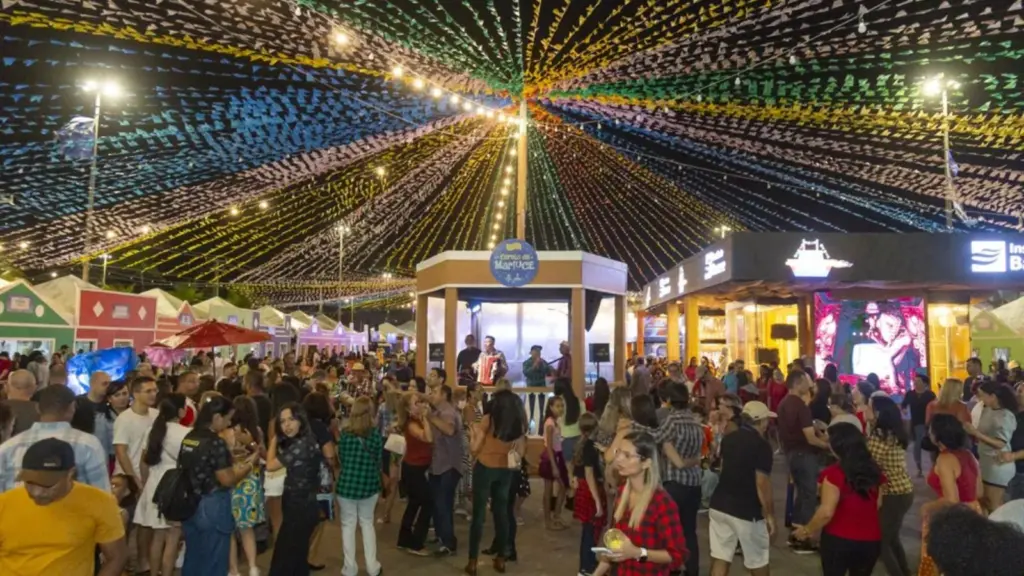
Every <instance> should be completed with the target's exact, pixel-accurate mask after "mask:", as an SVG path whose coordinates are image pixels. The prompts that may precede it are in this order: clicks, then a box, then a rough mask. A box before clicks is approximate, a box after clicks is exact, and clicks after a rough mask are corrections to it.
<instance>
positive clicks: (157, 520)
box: [135, 394, 189, 576]
mask: <svg viewBox="0 0 1024 576" xmlns="http://www.w3.org/2000/svg"><path fill="white" fill-rule="evenodd" d="M159 410H160V415H159V416H157V418H156V420H154V421H153V427H152V428H150V430H149V437H148V438H147V439H146V449H145V451H144V452H143V453H142V482H143V488H142V496H141V497H140V498H139V504H138V506H137V507H136V508H135V523H136V524H138V525H139V526H145V527H146V528H151V529H152V530H153V543H152V544H151V545H150V547H149V565H150V568H151V573H152V575H153V576H161V575H162V576H172V575H173V574H174V561H175V560H176V559H177V558H178V542H179V541H180V540H181V526H180V525H178V524H177V523H174V524H173V525H172V524H169V523H168V522H166V521H165V520H164V519H163V518H162V517H161V516H160V511H159V510H157V507H156V504H154V503H153V495H154V494H155V493H156V487H157V486H159V485H160V479H161V478H163V476H164V472H167V471H168V470H171V469H173V468H175V467H177V466H178V452H179V451H180V450H181V441H182V440H183V439H184V438H185V435H186V434H188V432H189V428H187V427H185V426H182V425H181V424H179V423H178V422H179V421H180V420H181V419H182V418H183V417H184V416H185V396H184V395H182V394H168V395H167V396H166V397H165V398H164V399H163V400H162V401H161V402H160V407H159Z"/></svg>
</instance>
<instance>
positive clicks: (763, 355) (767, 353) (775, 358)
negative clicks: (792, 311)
mask: <svg viewBox="0 0 1024 576" xmlns="http://www.w3.org/2000/svg"><path fill="white" fill-rule="evenodd" d="M777 326H784V324H777ZM772 362H775V363H776V364H778V363H779V349H778V348H758V349H757V363H758V364H771V363H772Z"/></svg>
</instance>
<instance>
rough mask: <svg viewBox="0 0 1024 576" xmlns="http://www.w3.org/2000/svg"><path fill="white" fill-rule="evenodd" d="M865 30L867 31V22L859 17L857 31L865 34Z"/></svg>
mask: <svg viewBox="0 0 1024 576" xmlns="http://www.w3.org/2000/svg"><path fill="white" fill-rule="evenodd" d="M867 31H868V24H867V22H865V21H864V19H863V18H861V19H860V21H859V22H858V23H857V32H860V33H861V34H866V33H867Z"/></svg>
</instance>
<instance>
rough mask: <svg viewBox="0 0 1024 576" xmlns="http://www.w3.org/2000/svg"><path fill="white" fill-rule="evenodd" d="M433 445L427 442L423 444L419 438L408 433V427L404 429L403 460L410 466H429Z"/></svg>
mask: <svg viewBox="0 0 1024 576" xmlns="http://www.w3.org/2000/svg"><path fill="white" fill-rule="evenodd" d="M433 450H434V445H433V444H430V443H429V442H424V441H423V440H420V439H419V438H417V437H415V436H413V435H412V434H411V433H410V432H409V427H408V426H406V428H405V457H404V458H403V460H404V461H405V463H406V464H408V465H410V466H429V465H430V460H431V456H433Z"/></svg>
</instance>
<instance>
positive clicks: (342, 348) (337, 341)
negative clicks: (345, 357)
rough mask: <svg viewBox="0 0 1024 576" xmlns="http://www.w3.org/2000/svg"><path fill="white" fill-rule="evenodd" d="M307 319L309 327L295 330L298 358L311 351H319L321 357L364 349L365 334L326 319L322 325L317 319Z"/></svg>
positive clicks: (365, 344) (365, 345)
mask: <svg viewBox="0 0 1024 576" xmlns="http://www.w3.org/2000/svg"><path fill="white" fill-rule="evenodd" d="M307 318H309V321H310V324H309V327H308V328H303V329H299V330H296V339H295V343H296V347H297V348H298V350H299V356H300V357H304V356H305V355H306V354H307V353H309V352H310V351H311V350H313V349H315V350H317V351H319V352H320V354H321V355H323V354H327V355H328V356H330V354H331V353H332V352H337V353H338V354H346V353H348V352H350V351H353V350H359V349H363V350H365V349H366V347H367V337H366V334H365V333H363V332H355V331H352V330H349V329H347V328H345V326H344V325H343V324H338V323H336V322H333V321H331V320H330V319H328V318H325V319H324V320H326V321H325V322H324V323H323V325H321V319H319V318H315V317H314V318H310V317H308V316H307Z"/></svg>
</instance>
